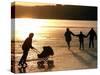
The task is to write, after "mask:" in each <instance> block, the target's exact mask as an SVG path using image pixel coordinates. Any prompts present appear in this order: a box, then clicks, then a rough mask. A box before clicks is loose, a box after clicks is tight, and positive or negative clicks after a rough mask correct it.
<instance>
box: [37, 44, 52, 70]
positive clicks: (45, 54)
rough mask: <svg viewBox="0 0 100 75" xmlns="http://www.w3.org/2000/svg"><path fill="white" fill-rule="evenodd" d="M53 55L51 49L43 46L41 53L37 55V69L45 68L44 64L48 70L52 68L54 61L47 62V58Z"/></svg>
mask: <svg viewBox="0 0 100 75" xmlns="http://www.w3.org/2000/svg"><path fill="white" fill-rule="evenodd" d="M53 55H54V52H53V49H52V48H51V47H50V46H44V47H43V51H42V52H41V53H40V54H38V55H37V57H38V59H39V61H38V62H37V65H38V68H39V69H41V68H45V64H46V65H48V68H52V67H54V61H53V60H49V57H50V56H53Z"/></svg>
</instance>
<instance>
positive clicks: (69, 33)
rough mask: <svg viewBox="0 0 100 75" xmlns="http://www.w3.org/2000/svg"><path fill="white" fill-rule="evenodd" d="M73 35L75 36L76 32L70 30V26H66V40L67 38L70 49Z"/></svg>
mask: <svg viewBox="0 0 100 75" xmlns="http://www.w3.org/2000/svg"><path fill="white" fill-rule="evenodd" d="M71 35H73V36H74V33H72V32H71V31H70V30H69V28H66V32H65V34H64V36H65V40H66V42H67V45H68V49H70V42H71V40H72V37H71Z"/></svg>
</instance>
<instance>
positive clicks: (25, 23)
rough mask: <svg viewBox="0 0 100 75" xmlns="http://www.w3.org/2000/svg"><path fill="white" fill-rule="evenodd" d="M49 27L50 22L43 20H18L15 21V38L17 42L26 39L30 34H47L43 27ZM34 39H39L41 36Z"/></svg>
mask: <svg viewBox="0 0 100 75" xmlns="http://www.w3.org/2000/svg"><path fill="white" fill-rule="evenodd" d="M45 25H48V22H47V21H46V20H43V19H41V20H40V19H16V20H15V26H16V27H15V28H16V29H15V34H16V35H15V36H16V38H15V39H16V40H19V39H25V38H26V37H27V36H28V34H29V33H30V32H33V33H34V34H37V33H38V32H45V30H43V29H42V27H43V26H45ZM34 37H36V38H38V39H39V36H37V35H35V36H34Z"/></svg>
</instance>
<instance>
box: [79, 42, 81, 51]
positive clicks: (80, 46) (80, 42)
mask: <svg viewBox="0 0 100 75" xmlns="http://www.w3.org/2000/svg"><path fill="white" fill-rule="evenodd" d="M79 42H80V50H81V47H82V43H81V41H79Z"/></svg>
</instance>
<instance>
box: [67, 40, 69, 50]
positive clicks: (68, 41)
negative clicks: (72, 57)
mask: <svg viewBox="0 0 100 75" xmlns="http://www.w3.org/2000/svg"><path fill="white" fill-rule="evenodd" d="M67 45H68V49H70V41H67Z"/></svg>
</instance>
